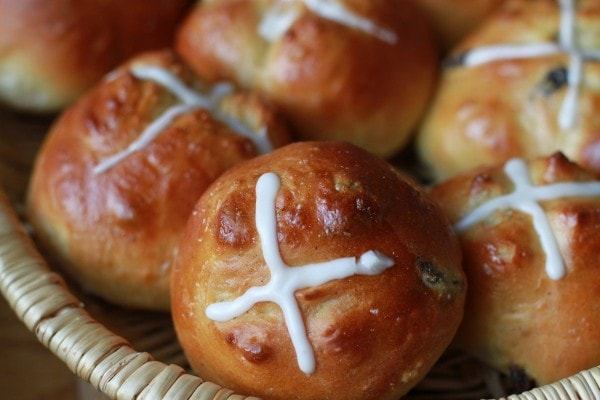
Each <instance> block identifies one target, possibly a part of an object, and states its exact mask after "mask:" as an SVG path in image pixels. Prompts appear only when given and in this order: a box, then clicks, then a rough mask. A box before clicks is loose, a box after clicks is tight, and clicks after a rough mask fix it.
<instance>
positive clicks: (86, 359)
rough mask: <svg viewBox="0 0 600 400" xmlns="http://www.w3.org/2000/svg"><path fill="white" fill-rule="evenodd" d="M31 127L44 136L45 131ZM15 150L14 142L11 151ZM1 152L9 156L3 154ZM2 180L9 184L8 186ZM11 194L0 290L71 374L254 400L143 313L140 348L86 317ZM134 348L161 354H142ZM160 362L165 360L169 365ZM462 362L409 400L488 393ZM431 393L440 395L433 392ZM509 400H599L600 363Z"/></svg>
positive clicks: (156, 394) (3, 219)
mask: <svg viewBox="0 0 600 400" xmlns="http://www.w3.org/2000/svg"><path fill="white" fill-rule="evenodd" d="M2 117H3V116H2V115H0V121H1V120H3V119H4V118H2ZM5 121H6V120H5ZM26 128H27V129H29V127H28V126H26ZM34 128H36V129H38V130H41V131H43V130H45V128H46V126H41V127H39V126H38V127H34ZM27 129H25V130H23V124H21V123H20V122H17V123H14V121H12V122H11V123H10V124H8V125H7V124H4V127H3V129H2V130H3V132H2V134H3V136H4V138H6V137H7V136H5V135H4V133H5V132H9V130H10V131H11V132H14V131H18V132H20V134H21V135H23V137H26V138H31V136H30V135H29V136H28V135H25V133H24V131H26V130H27ZM11 135H12V133H11ZM11 137H12V138H14V137H16V136H15V135H12V136H11ZM36 137H40V136H36ZM0 144H1V143H0ZM14 145H15V143H14V142H13V143H11V144H10V146H8V147H11V148H12V147H13V146H14ZM5 146H6V145H5V144H3V145H2V146H0V147H2V148H3V149H6V148H7V147H5ZM27 149H28V154H29V157H31V154H34V153H35V151H34V150H35V147H34V146H29V147H28V148H27ZM2 154H4V155H6V154H12V153H10V152H9V151H3V152H2ZM0 161H5V160H0ZM9 161H11V160H9ZM18 161H19V165H20V167H19V171H20V174H18V177H19V179H18V180H17V183H16V184H15V186H22V185H23V184H24V183H25V182H24V181H25V180H24V175H25V172H23V171H26V169H27V162H26V161H27V160H25V161H24V160H22V159H21V158H18ZM29 161H30V162H31V160H29ZM3 165H4V164H3ZM3 180H4V179H3ZM4 181H6V180H4ZM12 182H13V181H10V182H9V185H8V186H9V189H13V187H10V186H11V185H10V183H12ZM0 183H1V184H3V185H6V183H5V182H0ZM20 189H21V190H20V193H17V197H18V196H19V195H21V194H22V192H23V190H22V187H21V188H20ZM11 195H12V196H11ZM14 197H15V195H14V193H12V192H11V193H7V192H6V190H2V189H0V291H1V292H2V294H3V295H4V297H5V298H6V299H7V300H8V303H9V304H10V306H11V308H12V309H13V311H14V312H15V314H16V315H17V317H18V318H19V319H21V320H22V321H23V323H24V324H25V325H26V326H27V328H28V329H29V330H30V331H31V332H32V333H34V334H35V335H36V337H37V338H38V340H39V341H40V342H41V343H42V344H43V345H44V346H46V347H47V348H48V349H50V351H52V352H53V353H54V354H55V355H56V356H57V357H58V358H59V359H60V360H62V361H63V362H64V363H65V364H66V365H67V366H68V367H69V369H70V370H71V371H72V372H73V373H74V374H76V375H77V376H78V377H80V378H82V379H83V380H84V381H87V382H89V383H91V385H92V386H93V387H95V388H96V389H98V390H99V391H101V392H102V393H104V394H106V395H107V396H108V397H109V398H111V399H119V400H121V399H123V400H124V399H152V400H155V399H172V400H186V399H201V400H211V399H212V400H225V399H228V400H243V399H247V400H253V399H257V398H256V397H246V396H243V395H239V394H235V393H234V392H233V391H232V390H229V389H227V388H223V387H221V386H218V385H216V384H213V383H210V382H205V381H203V380H202V379H200V378H199V377H197V376H194V375H193V374H190V373H188V372H187V370H186V368H185V367H184V366H183V365H185V357H184V356H183V354H182V352H181V349H180V348H179V346H178V344H177V343H176V339H175V338H174V334H173V332H170V333H168V334H167V336H164V333H163V332H162V329H161V326H162V325H164V324H162V322H160V321H158V322H157V321H155V320H153V319H148V318H145V317H144V316H143V315H142V316H140V317H139V318H138V320H135V321H133V324H134V325H135V326H136V329H138V331H142V332H143V335H142V339H141V341H137V342H136V344H135V346H134V345H132V344H131V342H130V340H128V339H125V337H127V336H122V335H120V334H117V333H115V331H113V330H111V329H109V328H107V327H106V324H104V323H102V322H100V321H99V320H98V319H97V318H95V317H94V316H93V315H92V314H91V313H90V312H89V308H86V306H84V302H82V301H81V300H80V297H78V296H76V295H75V294H74V292H73V291H72V290H71V289H70V288H69V286H68V285H67V283H66V282H65V281H64V279H63V278H62V277H61V275H60V274H59V273H57V272H55V271H53V270H52V269H51V268H50V266H49V264H48V263H47V262H46V260H45V259H44V258H43V256H42V255H41V254H40V253H39V252H38V250H37V248H36V246H35V243H34V241H33V240H32V238H31V237H30V236H29V235H28V233H27V232H26V230H25V227H24V225H23V223H22V221H21V219H20V218H19V217H18V214H19V213H18V210H17V209H16V208H15V206H18V204H15V202H14V201H12V200H13V198H14ZM134 318H136V317H134ZM144 318H145V319H144ZM127 321H128V322H130V323H131V322H132V321H131V315H127ZM161 324H162V325H161ZM134 347H137V348H138V349H141V348H144V349H157V350H156V352H154V350H153V351H151V352H149V351H138V350H136V349H135V348H134ZM549 351H550V350H549ZM159 359H168V360H170V362H169V363H165V362H162V361H158V360H159ZM173 360H174V361H173ZM457 362H460V359H459V360H458V361H456V359H451V360H450V361H448V362H446V364H447V365H446V366H441V367H442V368H441V372H439V373H438V377H437V379H433V380H432V381H433V383H428V382H424V384H423V385H422V386H421V392H420V393H419V392H417V393H415V394H412V393H411V394H409V395H408V396H407V399H415V400H416V399H428V400H430V399H432V398H437V399H446V400H447V399H451V398H452V399H463V400H464V399H467V398H469V399H472V398H480V397H482V396H486V395H485V394H483V393H482V392H481V390H480V387H479V382H478V381H474V382H466V384H465V385H462V386H461V385H460V384H459V385H456V382H454V381H455V380H456V378H455V375H456V374H451V373H448V371H454V370H456V369H457V365H456V363H457ZM431 385H432V386H431ZM461 390H462V391H461ZM440 391H442V392H441V394H440ZM444 391H446V392H444ZM434 392H437V394H436V395H434V394H432V393H434ZM450 392H452V393H450ZM502 399H504V397H503V398H502ZM506 399H508V400H521V399H522V400H600V366H599V367H595V368H592V369H589V370H586V371H582V372H580V373H578V374H576V375H574V376H571V377H569V378H566V379H563V380H561V381H559V382H556V383H553V384H551V385H546V386H542V387H540V388H536V389H533V390H531V391H529V392H526V393H523V394H520V395H510V396H508V397H506Z"/></svg>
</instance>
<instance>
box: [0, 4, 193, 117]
mask: <svg viewBox="0 0 600 400" xmlns="http://www.w3.org/2000/svg"><path fill="white" fill-rule="evenodd" d="M189 4H190V1H188V0H150V1H148V0H128V1H119V0H107V1H68V0H0V103H4V104H5V105H7V106H8V107H11V108H14V109H18V110H22V111H27V112H35V113H55V112H57V111H60V110H62V109H63V108H64V107H65V106H66V105H68V104H71V103H72V102H73V101H74V100H75V99H76V98H77V97H78V96H80V95H81V94H82V93H83V92H84V91H85V90H87V89H88V88H89V87H90V86H92V85H93V84H95V83H96V82H98V81H99V80H100V79H101V78H102V76H103V75H104V74H106V73H107V72H108V71H110V70H111V69H113V68H115V67H117V65H119V64H120V63H122V62H124V61H125V60H126V59H127V58H129V57H132V56H133V55H135V54H136V53H138V52H141V51H146V50H151V49H161V48H163V47H166V46H168V45H170V44H171V43H172V40H173V33H174V30H175V28H176V26H177V24H178V23H179V21H180V19H181V18H182V17H183V15H184V13H185V12H186V11H187V9H188V6H189Z"/></svg>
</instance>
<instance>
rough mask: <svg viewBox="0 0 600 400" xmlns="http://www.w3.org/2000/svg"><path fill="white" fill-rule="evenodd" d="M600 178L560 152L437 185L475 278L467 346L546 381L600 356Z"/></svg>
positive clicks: (460, 340) (464, 332)
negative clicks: (599, 311)
mask: <svg viewBox="0 0 600 400" xmlns="http://www.w3.org/2000/svg"><path fill="white" fill-rule="evenodd" d="M598 179H599V176H598V175H597V174H594V173H590V172H589V171H587V170H585V169H583V168H581V167H580V166H578V165H577V164H575V163H573V162H571V161H569V160H568V159H567V158H566V157H564V156H563V155H562V154H560V153H557V154H555V155H552V156H549V157H543V158H537V159H535V160H533V161H530V162H525V161H523V160H521V159H512V160H510V161H509V162H507V163H506V164H502V165H497V166H489V167H482V168H479V169H476V170H473V171H469V172H466V173H463V174H460V175H458V176H456V177H454V178H451V179H449V180H447V181H445V182H443V183H440V184H439V185H436V186H435V187H434V188H432V190H431V194H432V195H433V196H434V197H435V198H436V199H437V201H438V202H439V203H440V204H441V206H442V207H443V208H444V210H445V211H446V213H447V214H448V216H449V217H450V219H451V220H452V222H453V223H454V224H455V227H456V229H457V231H458V232H459V237H460V240H461V243H462V249H463V256H464V268H465V272H466V274H467V281H468V283H469V290H468V293H467V303H466V308H465V317H464V321H463V323H462V325H461V327H460V329H459V332H458V334H457V337H456V343H457V345H458V346H460V347H461V348H463V349H465V350H467V351H468V352H470V353H472V354H474V355H476V356H478V357H480V358H481V359H483V360H484V361H486V362H488V363H489V364H491V365H493V366H495V367H496V368H498V369H499V370H501V371H503V372H506V373H508V372H509V371H510V370H522V371H524V372H525V373H526V375H528V376H529V377H530V378H532V379H534V380H535V381H536V382H537V383H538V384H540V385H542V384H547V383H551V382H555V381H558V380H559V379H562V378H565V377H567V376H570V375H573V374H576V373H578V372H580V371H583V370H586V369H589V368H592V367H595V366H597V365H599V364H600V313H598V310H599V309H600V296H598V288H600V255H599V253H598V249H600V234H599V232H600V231H599V230H598V227H599V226H600V180H598Z"/></svg>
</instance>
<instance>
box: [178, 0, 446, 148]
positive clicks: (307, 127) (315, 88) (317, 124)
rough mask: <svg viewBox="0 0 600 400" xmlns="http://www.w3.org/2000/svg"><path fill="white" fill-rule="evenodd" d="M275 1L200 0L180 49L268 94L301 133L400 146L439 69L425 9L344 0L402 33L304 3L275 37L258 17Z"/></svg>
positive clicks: (216, 75) (203, 69)
mask: <svg viewBox="0 0 600 400" xmlns="http://www.w3.org/2000/svg"><path fill="white" fill-rule="evenodd" d="M274 3H276V2H275V1H271V0H258V1H247V0H225V1H203V2H201V3H199V4H198V6H197V7H196V8H195V9H194V10H193V11H192V12H191V13H190V14H189V15H188V17H187V19H186V20H185V21H184V23H183V24H182V26H181V28H180V30H179V31H178V34H177V39H176V48H177V50H178V51H179V52H180V54H182V56H183V57H184V58H185V59H186V60H187V61H188V62H189V63H190V64H191V65H192V66H193V67H194V68H195V69H196V70H197V71H198V72H199V73H200V75H201V76H203V77H205V78H207V79H209V80H218V79H229V80H233V81H235V82H238V83H239V84H240V85H242V86H244V87H247V88H253V89H255V90H258V91H259V92H261V93H263V94H264V95H265V96H266V97H267V98H268V99H270V100H271V101H273V102H274V103H275V104H277V105H278V106H279V107H281V108H282V109H283V110H284V111H285V112H286V115H287V116H288V117H289V118H290V120H291V121H292V124H293V127H294V128H295V131H296V134H297V135H298V137H299V138H301V139H304V140H344V141H349V142H351V143H353V144H356V145H359V146H361V147H363V148H366V149H367V150H370V151H372V152H374V153H375V154H378V155H380V156H383V157H389V156H391V155H393V154H395V153H396V152H398V151H399V150H400V149H401V148H402V147H404V145H405V144H406V142H407V141H408V139H409V137H410V136H411V134H412V133H413V129H414V128H415V127H416V124H417V121H418V120H419V118H420V117H421V116H422V114H423V112H424V111H425V106H426V104H427V102H428V100H429V98H430V96H431V93H432V90H433V86H434V84H435V81H436V77H437V65H438V57H437V53H436V49H435V39H434V35H433V33H432V31H431V28H430V26H429V24H428V22H427V20H426V18H425V17H424V15H422V13H420V12H419V10H417V9H416V8H415V7H414V6H412V5H410V4H406V3H405V2H403V1H390V0H376V1H368V2H366V1H355V0H346V1H344V2H343V3H344V4H345V5H346V6H347V7H348V8H349V9H350V10H352V11H353V12H355V13H357V14H359V15H361V16H364V17H367V18H370V19H371V20H372V21H374V22H375V23H377V24H378V25H379V26H382V27H385V28H386V29H388V30H391V31H393V32H394V33H395V34H396V37H397V41H396V42H395V43H394V44H390V43H387V42H384V41H382V40H379V39H377V38H375V37H374V36H372V35H369V34H366V33H363V32H362V31H359V30H357V29H351V28H348V27H346V26H344V25H341V24H339V23H336V22H332V21H330V20H325V19H323V18H321V17H319V16H317V15H316V14H314V13H312V12H309V11H308V10H304V11H301V16H300V17H299V18H298V20H297V21H296V22H295V23H294V24H293V25H292V26H291V28H290V29H289V30H288V31H287V32H286V33H285V34H283V35H282V36H281V37H280V38H279V39H277V40H275V41H274V42H269V41H267V40H265V39H264V38H262V37H261V36H260V35H259V33H258V26H259V23H260V21H261V20H262V18H263V16H264V15H265V14H266V13H267V10H268V9H269V7H274V6H273V4H274ZM300 7H302V6H300Z"/></svg>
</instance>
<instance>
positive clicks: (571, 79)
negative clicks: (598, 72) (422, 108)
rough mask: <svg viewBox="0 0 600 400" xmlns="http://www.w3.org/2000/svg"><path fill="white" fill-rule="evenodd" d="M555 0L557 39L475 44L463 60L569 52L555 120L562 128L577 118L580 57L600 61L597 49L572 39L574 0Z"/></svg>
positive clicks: (479, 61)
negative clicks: (588, 48)
mask: <svg viewBox="0 0 600 400" xmlns="http://www.w3.org/2000/svg"><path fill="white" fill-rule="evenodd" d="M558 2H559V5H560V9H561V15H560V30H559V37H558V43H555V42H540V43H532V44H499V45H490V46H483V47H478V48H474V49H471V50H469V51H468V52H467V53H466V54H465V58H464V60H463V63H464V65H465V66H477V65H480V64H485V63H490V62H494V61H499V60H507V59H519V58H537V57H544V56H549V55H556V54H566V55H568V56H569V67H568V69H567V71H568V72H567V84H568V89H567V93H566V95H565V98H564V100H563V103H562V105H561V108H560V112H559V114H558V123H559V125H560V127H561V128H562V129H570V128H572V127H573V126H574V125H575V122H576V121H575V117H576V110H577V101H578V98H579V89H580V86H581V81H582V78H583V61H584V60H590V61H600V51H584V50H582V49H580V48H579V47H578V45H577V43H576V42H575V25H576V24H575V4H574V0H558Z"/></svg>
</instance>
